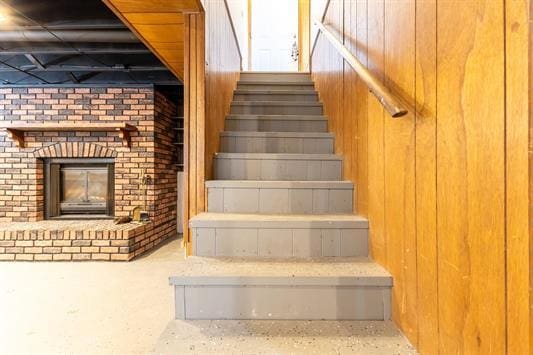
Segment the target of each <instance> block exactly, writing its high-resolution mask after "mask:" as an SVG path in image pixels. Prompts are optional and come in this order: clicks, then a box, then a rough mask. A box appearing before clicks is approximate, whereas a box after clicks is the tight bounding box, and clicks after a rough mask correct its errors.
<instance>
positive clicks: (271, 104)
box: [230, 101, 322, 115]
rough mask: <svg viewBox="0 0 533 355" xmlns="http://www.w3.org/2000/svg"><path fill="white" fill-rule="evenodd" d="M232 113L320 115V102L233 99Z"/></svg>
mask: <svg viewBox="0 0 533 355" xmlns="http://www.w3.org/2000/svg"><path fill="white" fill-rule="evenodd" d="M230 112H231V113H232V114H254V115H322V104H321V103H318V102H305V101H301V102H296V101H233V103H232V104H231V108H230Z"/></svg>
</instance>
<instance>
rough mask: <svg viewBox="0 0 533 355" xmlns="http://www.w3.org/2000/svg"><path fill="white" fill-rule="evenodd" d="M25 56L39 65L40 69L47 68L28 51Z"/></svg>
mask: <svg viewBox="0 0 533 355" xmlns="http://www.w3.org/2000/svg"><path fill="white" fill-rule="evenodd" d="M24 56H25V57H26V58H27V59H28V60H29V61H30V62H32V63H33V65H34V66H35V67H37V68H38V69H39V70H46V68H45V66H44V65H43V64H42V63H41V62H40V61H39V60H38V59H37V58H35V56H34V55H33V54H30V53H26V54H24Z"/></svg>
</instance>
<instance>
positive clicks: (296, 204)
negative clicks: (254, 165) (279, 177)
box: [206, 180, 354, 214]
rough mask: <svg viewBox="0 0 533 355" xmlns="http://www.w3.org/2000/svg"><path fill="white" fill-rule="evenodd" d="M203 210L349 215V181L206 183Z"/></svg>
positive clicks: (350, 200)
mask: <svg viewBox="0 0 533 355" xmlns="http://www.w3.org/2000/svg"><path fill="white" fill-rule="evenodd" d="M206 188H207V211H208V212H218V213H222V212H226V213H263V212H265V213H276V214H351V213H353V207H352V206H353V200H352V199H353V190H354V186H353V184H352V182H351V181H253V180H213V181H207V182H206Z"/></svg>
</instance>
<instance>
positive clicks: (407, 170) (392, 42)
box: [312, 0, 533, 354]
mask: <svg viewBox="0 0 533 355" xmlns="http://www.w3.org/2000/svg"><path fill="white" fill-rule="evenodd" d="M342 2H343V5H342V8H343V14H342V16H339V14H338V12H339V6H340V5H339V2H338V1H332V3H331V4H330V8H329V10H328V15H327V16H326V19H327V22H329V25H330V28H333V29H335V30H336V31H338V32H339V38H341V39H342V40H343V41H344V43H345V45H346V47H347V48H349V50H351V51H352V53H353V54H354V55H356V56H358V57H359V58H360V59H361V60H362V61H363V62H364V61H365V60H367V61H368V63H367V64H368V67H369V69H370V70H371V71H372V72H374V73H375V74H376V75H377V76H378V77H382V78H383V80H384V82H385V83H386V84H387V85H388V86H389V87H390V88H391V89H392V91H393V92H395V93H396V94H397V95H398V96H399V97H401V98H402V99H403V101H405V103H406V105H407V106H408V107H409V111H410V114H409V115H408V116H406V117H404V118H402V119H399V120H395V119H392V118H391V117H390V116H388V114H386V113H384V111H383V109H382V107H381V105H380V104H379V103H378V101H377V100H376V99H375V98H374V97H373V95H371V94H369V93H366V92H363V90H360V89H359V88H358V82H359V81H358V78H357V76H356V75H355V74H354V73H353V71H352V69H351V68H350V67H348V66H346V65H344V66H341V65H339V62H341V61H339V59H338V58H339V57H338V54H337V53H336V52H335V49H334V48H333V47H332V46H330V45H329V43H328V42H327V40H326V39H324V38H323V37H322V36H319V38H318V42H317V47H316V48H315V51H314V52H313V54H312V75H313V77H314V79H315V80H316V82H317V89H318V91H319V94H320V98H321V100H322V101H323V102H324V106H325V112H326V114H327V115H328V120H329V123H330V130H331V131H332V132H334V133H335V134H336V138H337V144H336V146H335V149H336V152H337V153H339V154H343V155H344V161H345V166H344V177H345V178H346V179H350V180H353V181H354V182H355V184H356V188H357V190H358V191H357V192H358V195H359V196H358V198H357V204H358V206H357V209H358V213H360V214H362V215H367V216H368V218H369V223H370V238H371V239H370V249H371V255H372V257H373V258H374V259H375V260H377V261H378V262H379V263H381V264H382V265H384V266H385V267H386V268H387V269H388V270H389V271H390V272H391V273H392V274H393V276H394V291H393V292H394V299H393V318H394V320H395V322H396V323H397V324H398V325H399V326H400V328H401V329H402V331H403V332H404V333H405V334H406V335H407V336H408V338H409V339H410V340H411V342H413V343H414V344H415V345H416V346H417V347H418V349H419V350H420V351H421V352H422V353H423V354H461V353H464V354H502V353H506V352H507V353H509V354H528V353H530V350H531V349H530V344H531V343H530V341H529V340H528V339H527V338H528V332H530V331H531V329H532V328H531V324H530V319H531V313H530V311H529V305H530V304H531V303H530V298H529V296H528V278H529V277H530V265H531V264H530V260H529V258H530V255H529V253H530V252H531V250H532V249H531V246H530V245H529V235H528V232H529V231H528V228H530V226H529V222H530V221H529V220H530V215H529V211H528V202H527V196H528V191H527V189H528V181H527V179H528V177H530V176H531V175H529V174H530V173H529V174H528V170H527V163H528V161H527V160H528V157H527V147H528V137H527V129H528V127H527V126H528V118H527V113H526V111H527V108H526V107H527V106H528V105H527V103H528V95H527V90H526V88H527V87H528V79H527V78H528V77H527V72H526V70H527V68H526V67H527V47H528V43H527V38H528V34H529V30H528V29H527V24H526V21H527V13H528V9H527V5H528V3H529V2H528V1H527V0H516V1H515V0H506V1H504V0H461V1H459V0H450V1H436V0H375V1H364V0H361V1H359V0H344V1H342ZM361 49H363V53H361V52H360V50H361ZM361 55H362V57H361ZM365 55H366V57H365ZM363 95H364V96H365V97H366V98H365V99H363V98H362V96H363ZM339 108H341V111H340V112H339ZM529 124H530V126H531V123H529ZM365 134H366V137H367V138H366V143H365V142H361V141H364V136H365ZM365 147H366V148H365ZM531 156H533V155H531V153H530V160H531ZM365 174H367V182H366V184H365ZM529 184H531V181H530V182H529ZM365 185H366V186H367V195H366V196H365V194H364V193H363V194H359V193H360V191H359V190H360V189H361V188H362V189H363V190H362V191H365V188H364V186H365ZM365 204H366V206H367V207H364V206H365ZM361 207H362V208H361Z"/></svg>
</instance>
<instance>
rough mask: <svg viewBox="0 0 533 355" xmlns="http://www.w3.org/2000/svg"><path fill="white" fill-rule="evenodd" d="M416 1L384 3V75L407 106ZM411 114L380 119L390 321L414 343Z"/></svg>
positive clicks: (410, 94)
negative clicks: (382, 122) (391, 283)
mask: <svg viewBox="0 0 533 355" xmlns="http://www.w3.org/2000/svg"><path fill="white" fill-rule="evenodd" d="M414 15H415V2H414V0H397V1H387V2H385V24H386V26H385V55H384V58H385V76H386V78H387V80H388V81H389V85H390V86H392V87H394V90H395V91H396V92H398V93H399V94H401V96H402V97H403V98H404V99H405V100H406V101H407V102H408V103H409V104H410V106H411V107H412V106H414V105H412V104H413V102H412V100H413V99H412V98H413V97H414V93H415V90H414V86H415V73H414V69H415V16H414ZM414 133H415V131H414V113H413V112H412V111H410V112H409V113H408V114H407V115H406V116H404V117H403V118H402V119H400V120H392V119H386V120H385V206H384V208H385V216H386V223H385V238H386V242H387V246H388V247H387V266H388V268H389V271H390V272H391V273H392V275H393V277H394V285H395V286H394V289H393V299H392V302H393V303H392V307H393V319H394V320H395V321H396V322H397V323H398V324H399V325H400V327H401V328H402V329H403V331H404V333H405V334H406V335H407V336H408V337H409V339H411V341H413V343H415V344H416V342H417V329H418V327H417V314H418V313H417V308H416V300H417V287H416V275H417V273H416V231H415V169H414V168H415V159H414V154H415V134H414Z"/></svg>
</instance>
